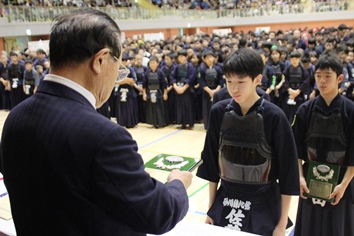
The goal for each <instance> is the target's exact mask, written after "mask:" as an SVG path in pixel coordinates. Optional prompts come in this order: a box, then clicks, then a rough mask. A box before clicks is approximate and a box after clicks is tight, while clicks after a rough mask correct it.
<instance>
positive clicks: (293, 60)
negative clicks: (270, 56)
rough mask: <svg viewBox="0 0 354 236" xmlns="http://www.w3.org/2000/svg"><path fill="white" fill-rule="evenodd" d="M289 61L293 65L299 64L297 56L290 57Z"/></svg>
mask: <svg viewBox="0 0 354 236" xmlns="http://www.w3.org/2000/svg"><path fill="white" fill-rule="evenodd" d="M290 62H291V65H292V66H293V67H298V66H299V65H300V58H299V57H290Z"/></svg>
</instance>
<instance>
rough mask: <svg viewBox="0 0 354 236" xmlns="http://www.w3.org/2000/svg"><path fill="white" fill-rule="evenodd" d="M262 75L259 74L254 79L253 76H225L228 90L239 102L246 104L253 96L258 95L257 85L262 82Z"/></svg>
mask: <svg viewBox="0 0 354 236" xmlns="http://www.w3.org/2000/svg"><path fill="white" fill-rule="evenodd" d="M261 79H262V75H258V76H257V77H256V78H255V79H254V80H252V78H251V77H249V76H246V77H243V78H241V77H239V76H238V75H231V76H225V80H226V86H227V91H228V92H229V94H230V96H231V97H232V98H233V99H234V100H235V101H236V102H237V103H238V104H245V103H247V101H248V100H249V98H251V97H252V96H254V95H256V94H257V93H256V87H257V85H258V84H260V82H261Z"/></svg>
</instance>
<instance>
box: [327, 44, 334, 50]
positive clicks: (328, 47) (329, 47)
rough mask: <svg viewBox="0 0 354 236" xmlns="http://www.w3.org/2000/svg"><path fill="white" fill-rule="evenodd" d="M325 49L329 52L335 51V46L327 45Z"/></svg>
mask: <svg viewBox="0 0 354 236" xmlns="http://www.w3.org/2000/svg"><path fill="white" fill-rule="evenodd" d="M325 48H326V50H327V51H331V50H333V49H334V45H333V43H326V44H325Z"/></svg>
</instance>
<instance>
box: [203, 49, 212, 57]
mask: <svg viewBox="0 0 354 236" xmlns="http://www.w3.org/2000/svg"><path fill="white" fill-rule="evenodd" d="M209 55H210V56H213V57H215V53H214V52H213V51H211V50H207V51H205V52H204V53H203V58H206V57H207V56H209Z"/></svg>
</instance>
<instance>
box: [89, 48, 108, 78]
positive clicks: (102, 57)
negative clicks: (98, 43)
mask: <svg viewBox="0 0 354 236" xmlns="http://www.w3.org/2000/svg"><path fill="white" fill-rule="evenodd" d="M107 57H110V55H109V49H108V48H103V49H101V50H100V51H98V52H97V53H96V54H95V55H94V56H93V57H92V59H91V64H90V65H91V69H92V71H93V72H94V73H95V74H100V73H101V72H102V70H103V68H102V66H103V65H104V63H105V62H106V61H107Z"/></svg>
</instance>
